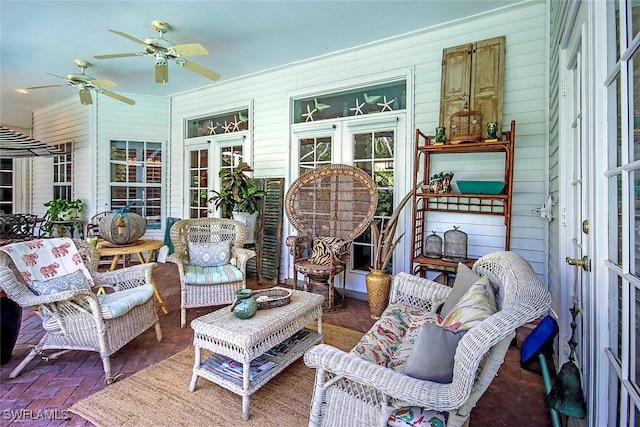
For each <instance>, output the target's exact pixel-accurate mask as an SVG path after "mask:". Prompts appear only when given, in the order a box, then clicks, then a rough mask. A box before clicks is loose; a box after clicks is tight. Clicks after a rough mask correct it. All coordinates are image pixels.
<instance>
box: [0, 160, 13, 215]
mask: <svg viewBox="0 0 640 427" xmlns="http://www.w3.org/2000/svg"><path fill="white" fill-rule="evenodd" d="M0 212H2V213H5V214H10V213H13V160H12V159H0Z"/></svg>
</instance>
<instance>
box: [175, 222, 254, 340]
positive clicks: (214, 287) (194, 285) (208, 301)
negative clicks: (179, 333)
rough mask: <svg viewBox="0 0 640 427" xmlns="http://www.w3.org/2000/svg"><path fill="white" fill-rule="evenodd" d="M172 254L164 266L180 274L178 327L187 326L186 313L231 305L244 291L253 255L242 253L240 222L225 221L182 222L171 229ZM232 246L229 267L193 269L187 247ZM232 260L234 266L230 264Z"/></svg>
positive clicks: (244, 251) (242, 236)
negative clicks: (240, 291)
mask: <svg viewBox="0 0 640 427" xmlns="http://www.w3.org/2000/svg"><path fill="white" fill-rule="evenodd" d="M170 234H171V242H172V243H173V246H174V248H175V252H174V253H173V254H171V255H169V256H168V257H167V262H172V263H174V264H176V265H177V266H178V272H179V274H180V325H181V326H182V327H183V328H184V327H185V325H186V324H187V309H188V308H194V307H208V306H213V305H222V304H231V303H233V302H234V301H235V300H236V291H237V290H239V289H244V288H246V287H247V280H246V269H247V261H248V260H249V259H251V258H252V257H254V256H256V253H255V251H253V250H251V249H244V248H243V246H244V239H245V238H246V236H247V229H246V227H245V226H244V224H242V223H241V222H240V221H235V220H233V219H225V218H197V219H182V220H180V221H178V222H176V223H175V224H174V225H173V227H171V232H170ZM227 241H228V242H231V244H230V251H231V256H230V259H231V261H230V263H229V264H227V265H223V266H217V267H202V266H196V265H193V264H192V262H191V259H190V255H189V243H190V242H191V243H212V242H227ZM234 260H235V265H233V262H234Z"/></svg>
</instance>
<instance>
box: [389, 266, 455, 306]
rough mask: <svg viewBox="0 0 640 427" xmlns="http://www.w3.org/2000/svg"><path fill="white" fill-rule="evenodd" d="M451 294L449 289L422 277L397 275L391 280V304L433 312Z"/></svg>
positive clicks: (405, 274) (406, 274) (404, 274)
mask: <svg viewBox="0 0 640 427" xmlns="http://www.w3.org/2000/svg"><path fill="white" fill-rule="evenodd" d="M450 293H451V288H450V287H449V286H446V285H442V284H440V283H438V282H434V281H433V280H429V279H426V278H424V277H419V276H414V275H412V274H408V273H398V274H397V275H396V276H395V277H394V278H393V286H392V288H391V302H392V303H395V302H401V303H403V304H407V305H411V306H413V307H419V308H423V309H425V310H427V311H435V310H436V308H437V307H438V305H440V304H441V303H442V302H443V301H444V300H445V299H446V298H447V296H449V294H450Z"/></svg>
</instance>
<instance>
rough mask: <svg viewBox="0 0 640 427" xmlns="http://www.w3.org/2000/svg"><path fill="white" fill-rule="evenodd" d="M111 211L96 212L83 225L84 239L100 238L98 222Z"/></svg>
mask: <svg viewBox="0 0 640 427" xmlns="http://www.w3.org/2000/svg"><path fill="white" fill-rule="evenodd" d="M110 213H111V211H103V212H98V213H97V214H95V215H94V216H92V217H91V219H90V220H89V222H87V223H86V224H85V225H84V237H85V238H86V237H100V220H101V219H102V218H104V217H106V216H107V214H110Z"/></svg>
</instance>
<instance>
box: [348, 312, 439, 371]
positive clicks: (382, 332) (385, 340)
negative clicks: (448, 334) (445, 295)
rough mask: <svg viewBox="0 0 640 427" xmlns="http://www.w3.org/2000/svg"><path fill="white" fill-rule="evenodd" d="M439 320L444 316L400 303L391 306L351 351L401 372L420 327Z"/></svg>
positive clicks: (436, 322)
mask: <svg viewBox="0 0 640 427" xmlns="http://www.w3.org/2000/svg"><path fill="white" fill-rule="evenodd" d="M440 321H442V317H441V316H439V315H438V314H436V313H432V312H428V311H425V310H423V309H419V308H415V307H411V306H409V305H406V304H401V303H395V304H390V305H389V307H387V309H386V310H385V313H384V315H383V316H382V317H380V319H379V320H378V321H377V322H376V324H375V325H373V327H372V328H371V329H369V331H368V332H367V333H366V334H365V335H364V336H363V337H362V339H361V340H360V342H359V343H358V344H357V345H356V346H355V347H354V348H353V349H352V350H351V352H352V353H354V354H357V355H358V356H360V357H361V358H363V359H366V360H369V361H371V362H373V363H376V364H378V365H381V366H385V367H387V368H390V369H394V370H396V371H402V370H403V369H404V364H405V363H406V361H407V359H408V358H409V356H410V355H411V351H412V350H413V346H414V344H415V342H416V339H417V336H418V331H419V329H420V326H421V325H422V324H424V323H431V324H438V323H439V322H440Z"/></svg>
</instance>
